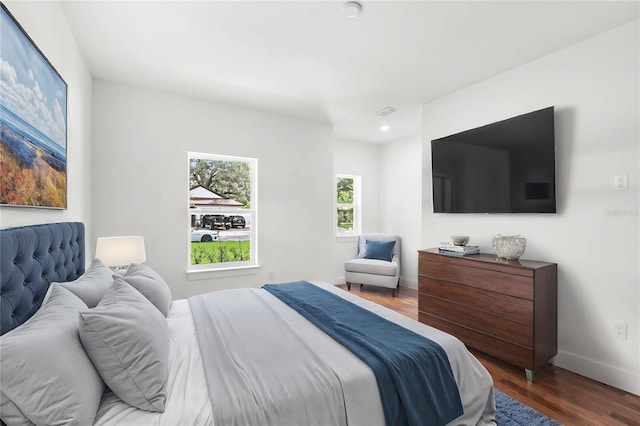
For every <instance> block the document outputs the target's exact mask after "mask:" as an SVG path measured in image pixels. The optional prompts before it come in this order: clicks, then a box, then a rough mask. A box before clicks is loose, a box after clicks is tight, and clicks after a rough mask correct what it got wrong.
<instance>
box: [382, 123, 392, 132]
mask: <svg viewBox="0 0 640 426" xmlns="http://www.w3.org/2000/svg"><path fill="white" fill-rule="evenodd" d="M390 128H391V127H389V126H387V125H386V124H383V125H382V126H380V131H382V132H388V131H389V129H390Z"/></svg>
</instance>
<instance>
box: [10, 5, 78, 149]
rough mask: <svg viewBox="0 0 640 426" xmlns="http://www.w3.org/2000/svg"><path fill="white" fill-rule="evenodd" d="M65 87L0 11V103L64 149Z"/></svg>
mask: <svg viewBox="0 0 640 426" xmlns="http://www.w3.org/2000/svg"><path fill="white" fill-rule="evenodd" d="M66 91H67V86H66V84H65V83H64V81H63V80H62V78H60V76H59V75H58V74H57V73H56V72H55V71H54V70H53V69H52V67H51V66H50V65H49V63H48V62H47V61H46V60H45V59H44V58H43V57H42V55H41V54H40V53H39V52H38V50H37V49H36V48H35V47H34V46H33V44H32V43H31V41H30V40H29V39H28V38H27V37H25V35H24V34H23V33H22V31H20V28H18V27H17V26H16V24H15V22H14V21H13V20H12V19H11V17H10V16H9V15H8V14H7V13H6V11H5V10H4V9H2V10H1V12H0V102H1V103H2V105H3V106H5V107H6V108H8V109H9V110H11V111H12V112H13V113H15V114H16V115H18V116H19V117H20V118H21V119H23V120H25V121H26V122H28V123H29V124H30V125H31V126H33V127H35V128H37V129H38V130H40V131H41V132H42V133H44V134H45V135H46V136H47V137H49V138H50V139H51V140H53V141H54V142H55V143H56V144H58V145H60V146H61V147H63V148H64V147H66V131H65V129H66V124H65V123H66V120H67V105H66Z"/></svg>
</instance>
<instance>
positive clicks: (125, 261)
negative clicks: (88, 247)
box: [96, 236, 147, 271]
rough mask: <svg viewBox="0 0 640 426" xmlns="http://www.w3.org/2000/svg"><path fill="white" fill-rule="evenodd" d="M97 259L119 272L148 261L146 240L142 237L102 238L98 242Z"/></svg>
mask: <svg viewBox="0 0 640 426" xmlns="http://www.w3.org/2000/svg"><path fill="white" fill-rule="evenodd" d="M96 257H97V258H98V259H100V260H101V261H102V262H103V263H104V264H105V265H107V266H108V267H110V268H111V269H113V270H114V271H117V270H119V269H123V268H126V267H127V266H129V265H130V264H132V263H142V262H144V261H146V260H147V255H146V252H145V249H144V238H143V237H141V236H127V237H101V238H98V240H97V241H96Z"/></svg>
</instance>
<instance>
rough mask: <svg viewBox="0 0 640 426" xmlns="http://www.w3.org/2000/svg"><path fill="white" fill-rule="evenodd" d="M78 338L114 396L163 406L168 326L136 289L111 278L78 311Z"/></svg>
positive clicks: (160, 408)
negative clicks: (89, 305)
mask: <svg viewBox="0 0 640 426" xmlns="http://www.w3.org/2000/svg"><path fill="white" fill-rule="evenodd" d="M80 340H81V341H82V345H83V346H84V349H85V351H86V352H87V355H89V358H91V361H93V364H94V365H95V366H96V369H97V370H98V372H99V373H100V376H101V377H102V379H103V380H104V382H105V383H106V384H107V386H109V387H110V388H111V390H112V391H113V393H115V394H116V395H117V396H118V398H120V399H121V400H123V401H124V402H126V403H128V404H130V405H133V406H134V407H137V408H140V409H142V410H147V411H159V412H164V406H165V401H166V398H167V392H166V388H167V379H168V376H169V360H168V358H169V327H168V325H167V320H166V319H165V317H164V316H163V315H162V314H161V313H160V312H159V311H158V309H156V308H155V307H154V306H153V305H152V304H151V303H150V302H149V301H148V300H147V299H146V298H145V297H144V296H143V295H142V294H140V292H138V291H137V290H136V289H134V288H133V287H131V286H130V285H129V284H127V283H126V282H125V281H124V280H123V279H122V278H116V280H115V281H114V282H113V284H112V285H111V286H110V287H109V289H108V290H107V292H106V293H105V295H104V297H103V298H102V300H101V301H100V303H99V304H98V306H96V307H95V308H93V309H88V310H84V311H81V312H80Z"/></svg>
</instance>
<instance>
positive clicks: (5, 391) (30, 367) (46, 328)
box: [0, 286, 104, 425]
mask: <svg viewBox="0 0 640 426" xmlns="http://www.w3.org/2000/svg"><path fill="white" fill-rule="evenodd" d="M83 309H87V306H86V305H85V304H84V303H83V302H82V301H81V300H80V299H78V298H77V297H76V296H75V295H73V294H72V293H71V292H70V291H68V290H67V289H65V288H63V287H61V286H54V288H53V289H51V293H50V295H49V298H48V300H47V301H46V303H45V304H43V305H42V306H41V307H40V309H39V310H38V311H37V312H36V313H35V315H34V316H33V317H31V318H30V319H29V320H28V321H27V322H25V323H24V324H22V325H21V326H20V327H17V328H15V329H13V330H11V331H10V332H8V333H6V334H5V335H3V336H2V337H0V353H1V354H2V356H1V357H0V370H1V371H2V380H1V381H0V391H1V392H0V393H1V395H0V418H1V419H2V420H3V421H5V422H6V423H7V424H28V423H29V422H31V423H35V424H46V425H53V424H68V425H88V424H92V423H93V420H94V418H95V416H96V411H97V410H98V405H99V403H100V398H101V397H102V392H103V390H104V383H103V382H102V380H101V379H100V376H99V375H98V373H97V372H96V370H95V368H94V367H93V365H92V363H91V361H90V360H89V358H88V357H87V354H86V353H85V352H84V350H83V348H82V345H81V343H80V339H79V338H78V312H80V311H81V310H83Z"/></svg>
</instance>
